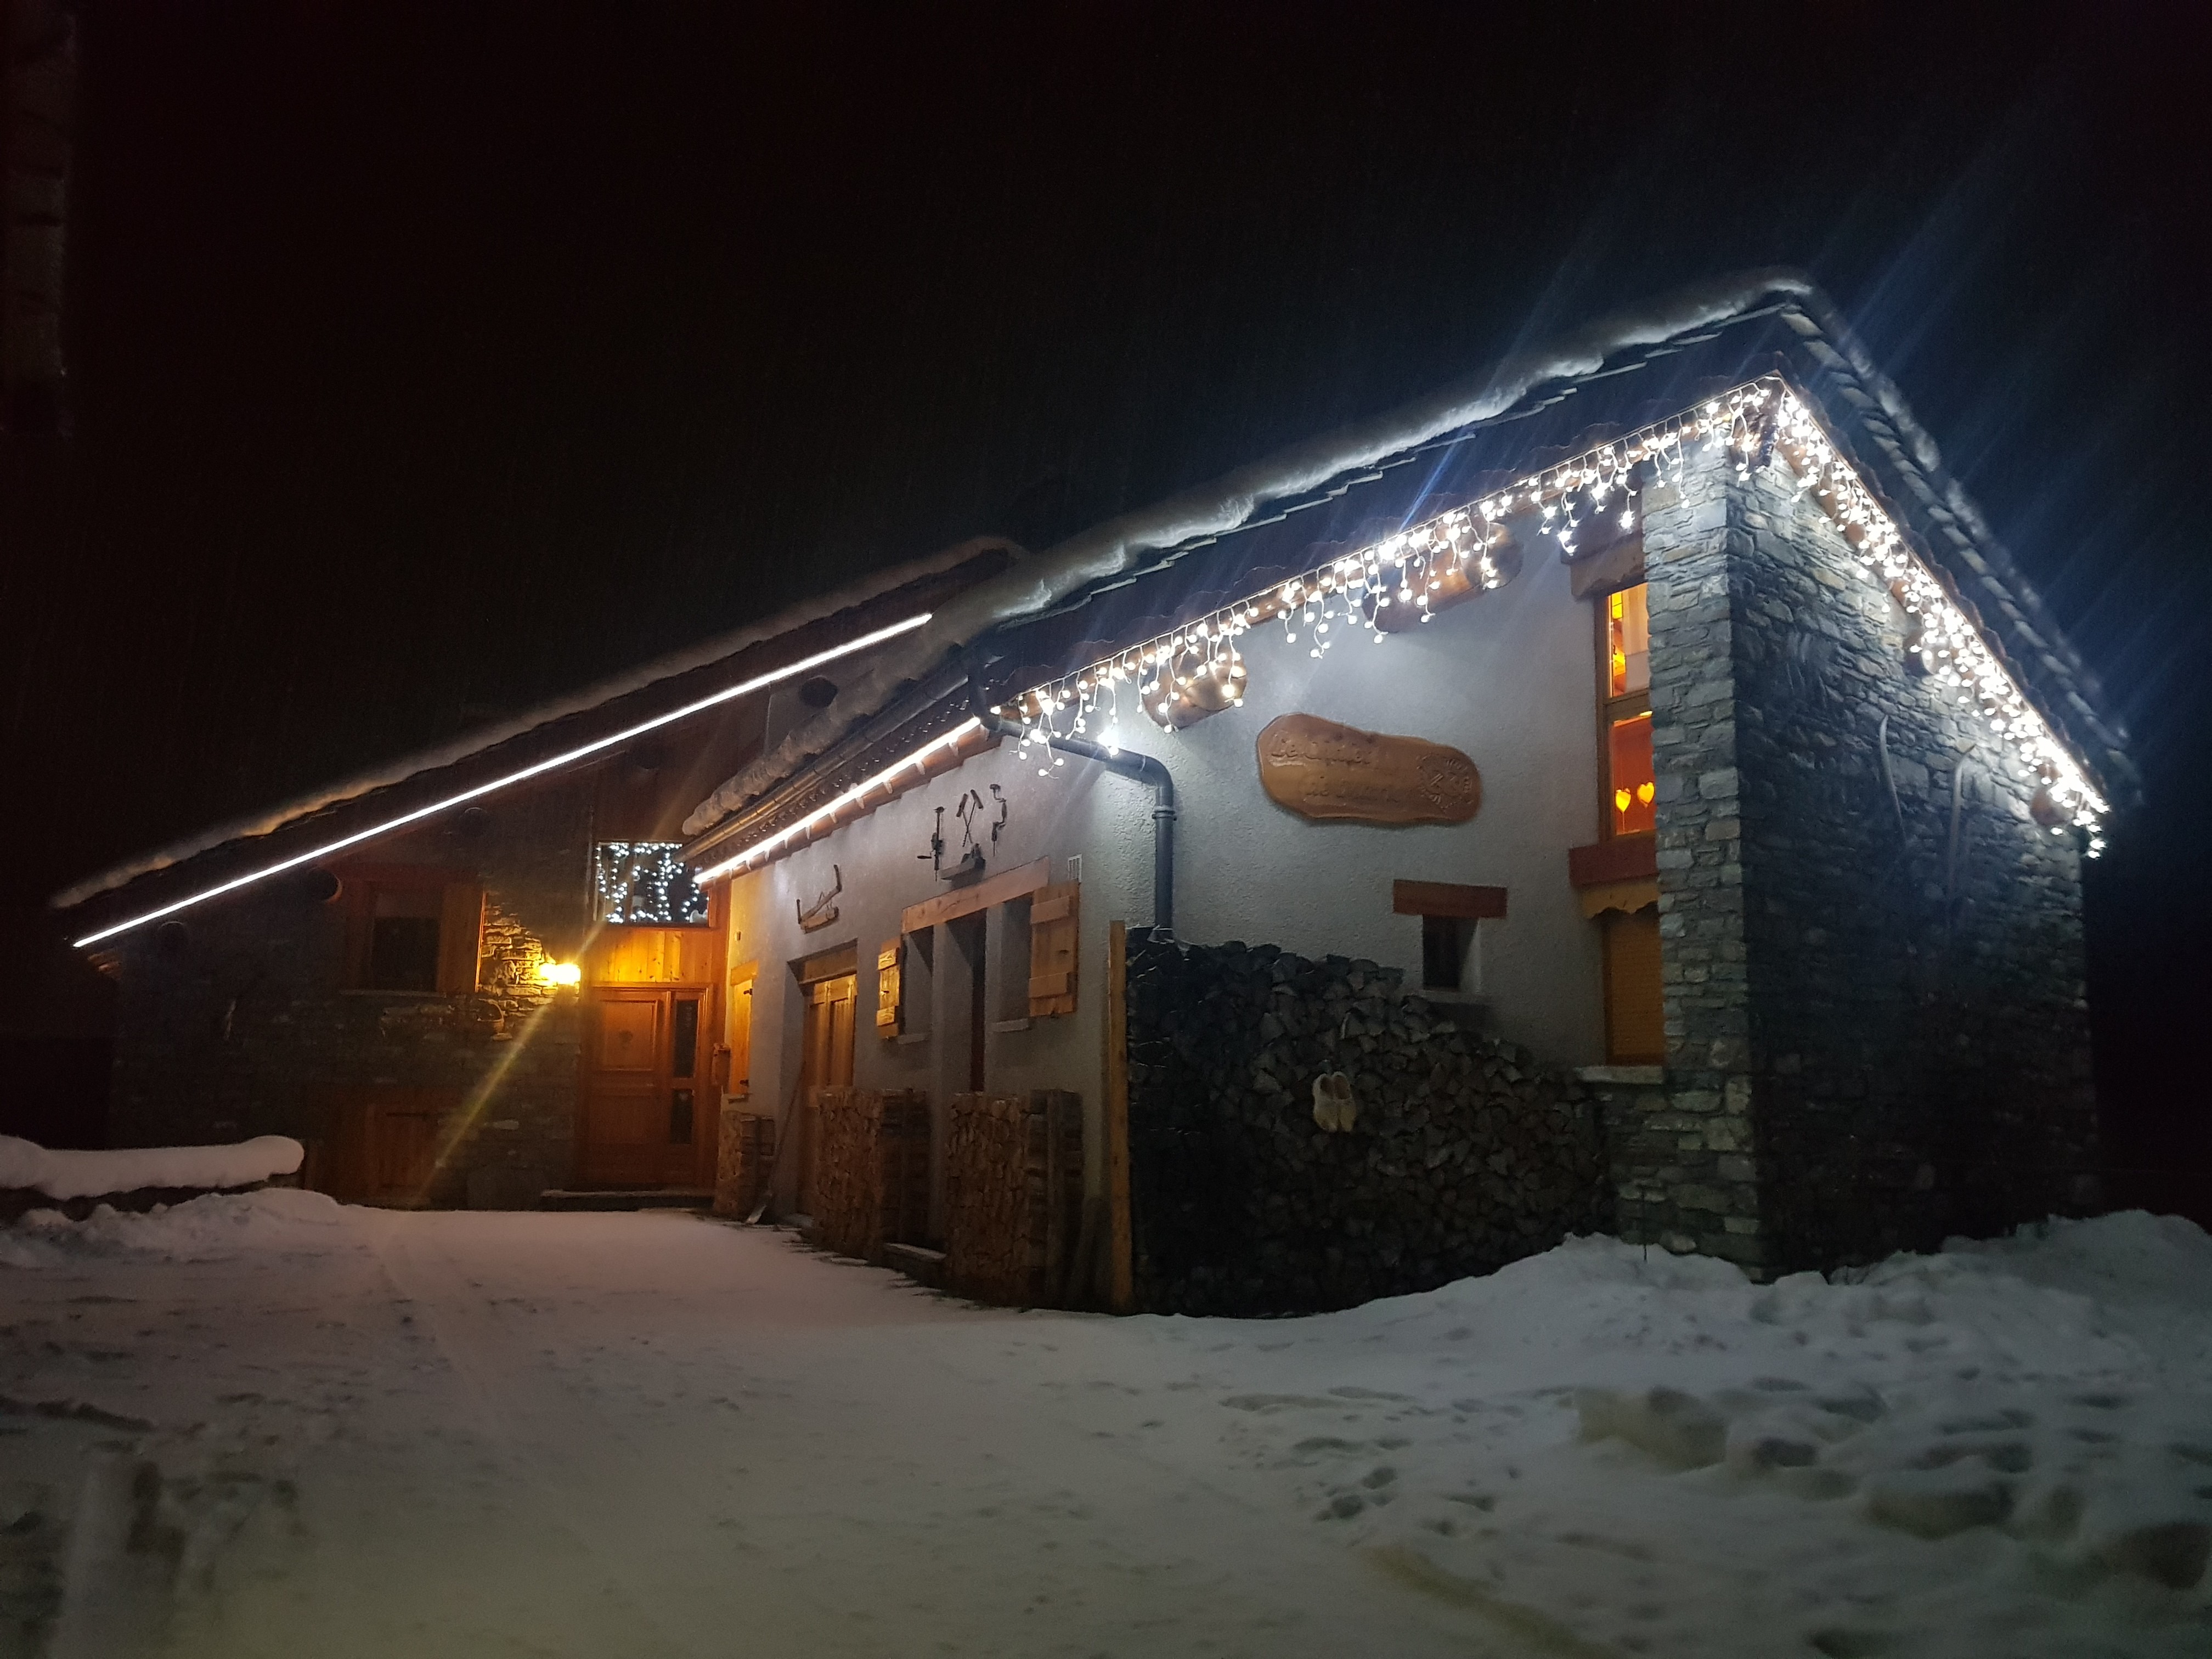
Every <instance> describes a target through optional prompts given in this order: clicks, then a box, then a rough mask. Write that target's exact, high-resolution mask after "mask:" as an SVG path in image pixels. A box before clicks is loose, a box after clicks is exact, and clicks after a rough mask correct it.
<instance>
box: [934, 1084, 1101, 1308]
mask: <svg viewBox="0 0 2212 1659" xmlns="http://www.w3.org/2000/svg"><path fill="white" fill-rule="evenodd" d="M1082 1208H1083V1102H1082V1098H1081V1097H1079V1096H1078V1095H1073V1094H1070V1093H1068V1092H1067V1091H1065V1090H1060V1089H1039V1090H1036V1091H1032V1092H1031V1093H1030V1094H1029V1095H1028V1096H1026V1097H1024V1096H1018V1095H991V1094H959V1095H955V1096H953V1097H952V1111H951V1125H950V1127H949V1128H948V1131H947V1133H946V1138H945V1286H946V1288H947V1289H949V1290H951V1291H956V1292H957V1293H958V1294H960V1295H962V1296H968V1297H974V1298H975V1300H977V1301H979V1302H994V1303H1000V1304H1006V1305H1008V1306H1013V1307H1048V1306H1054V1305H1056V1304H1060V1303H1061V1302H1062V1301H1064V1300H1065V1299H1066V1297H1067V1295H1068V1291H1069V1288H1070V1285H1071V1281H1072V1279H1073V1274H1074V1269H1075V1266H1076V1264H1075V1261H1074V1256H1075V1246H1076V1235H1077V1231H1078V1225H1077V1224H1078V1221H1079V1218H1080V1216H1081V1213H1082Z"/></svg>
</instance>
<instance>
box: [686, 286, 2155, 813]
mask: <svg viewBox="0 0 2212 1659" xmlns="http://www.w3.org/2000/svg"><path fill="white" fill-rule="evenodd" d="M1768 316H1773V317H1778V319H1779V321H1780V323H1781V325H1784V326H1785V327H1786V328H1787V329H1788V330H1789V331H1790V336H1792V337H1794V339H1795V343H1796V347H1797V348H1798V349H1799V351H1800V353H1801V354H1802V356H1803V357H1804V359H1805V360H1806V362H1808V365H1809V366H1810V368H1811V369H1812V371H1813V372H1812V374H1810V375H1808V376H1807V377H1805V378H1808V379H1811V378H1815V377H1817V378H1818V379H1820V380H1824V381H1826V382H1829V383H1830V386H1829V395H1826V396H1822V395H1820V393H1819V392H1815V391H1814V390H1813V389H1812V388H1810V387H1806V388H1803V389H1805V390H1806V391H1807V392H1808V396H1811V397H1813V398H1814V403H1815V404H1816V406H1818V407H1820V409H1821V410H1822V412H1823V414H1824V416H1826V417H1828V419H1829V422H1830V426H1831V431H1832V435H1833V436H1835V437H1836V438H1837V439H1838V441H1840V442H1841V444H1842V447H1843V451H1844V454H1845V456H1846V458H1847V459H1849V461H1850V465H1852V466H1853V467H1854V469H1855V470H1856V471H1858V472H1859V474H1860V475H1861V476H1862V477H1863V479H1865V480H1866V481H1867V482H1868V483H1869V487H1871V488H1874V489H1875V494H1876V495H1877V496H1878V497H1879V498H1880V499H1881V500H1882V501H1883V503H1884V505H1885V507H1886V508H1887V509H1889V510H1890V511H1891V514H1892V517H1893V519H1894V520H1896V521H1897V522H1898V523H1899V526H1900V527H1902V528H1905V529H1906V530H1907V531H1908V532H1910V533H1911V536H1912V537H1913V538H1914V539H1915V542H1916V544H1917V551H1919V552H1920V554H1921V555H1922V556H1923V557H1924V558H1926V559H1928V560H1929V562H1931V563H1932V564H1933V565H1934V567H1935V568H1936V570H1937V571H1938V573H1939V574H1941V575H1942V577H1943V578H1944V579H1945V580H1947V581H1948V583H1949V584H1950V585H1951V586H1952V588H1953V590H1954V597H1962V598H1965V599H1966V600H1967V604H1968V617H1969V620H1970V622H1971V623H1972V625H1973V626H1974V627H1975V628H1976V629H1977V630H1978V632H1980V633H1981V634H1982V635H1984V639H1985V640H1993V641H1994V643H1995V644H1996V646H1997V647H1998V652H1997V654H1998V656H1999V658H2000V659H2001V660H2002V661H2003V662H2004V663H2005V665H2007V668H2008V671H2009V672H2010V673H2011V675H2012V676H2013V678H2014V679H2015V683H2016V684H2018V686H2019V688H2020V690H2021V693H2022V695H2023V696H2027V698H2028V699H2029V700H2030V702H2032V703H2033V705H2034V706H2035V707H2036V708H2037V709H2038V712H2039V714H2042V716H2043V717H2044V719H2045V720H2046V722H2047V723H2048V724H2049V726H2050V727H2051V730H2052V732H2053V733H2054V734H2055V735H2056V737H2057V739H2058V741H2059V742H2061V743H2062V744H2064V745H2065V746H2066V747H2067V748H2068V749H2069V750H2072V751H2073V752H2074V754H2075V757H2076V758H2077V760H2079V761H2081V763H2083V764H2084V765H2085V767H2086V769H2087V773H2088V775H2090V776H2091V777H2093V778H2094V779H2096V780H2097V781H2099V783H2100V786H2101V787H2102V788H2103V792H2104V793H2106V795H2107V796H2108V797H2109V798H2111V799H2112V800H2113V802H2114V804H2115V805H2131V804H2133V802H2134V801H2135V800H2136V799H2137V798H2138V797H2139V794H2140V788H2139V782H2138V779H2137V775H2136V771H2135V769H2134V767H2133V765H2132V764H2131V763H2130V761H2129V759H2128V757H2127V754H2126V744H2127V734H2126V732H2125V730H2124V728H2123V727H2122V726H2119V725H2118V722H2117V721H2115V720H2112V718H2111V717H2110V716H2109V715H2108V714H2106V713H2105V712H2104V711H2103V709H2102V708H2100V707H2099V706H2098V705H2099V703H2100V702H2101V693H2100V688H2099V687H2098V685H2097V683H2096V680H2095V677H2094V676H2093V674H2092V673H2091V672H2090V671H2089V670H2088V668H2087V665H2086V664H2085V663H2084V662H2083V661H2082V659H2081V656H2080V655H2079V653H2077V652H2075V649H2074V648H2073V647H2072V646H2070V645H2069V643H2068V642H2067V641H2065V639H2064V637H2063V634H2062V633H2061V631H2060V630H2059V629H2058V628H2057V624H2056V623H2054V622H2053V621H2051V618H2050V617H2049V615H2048V613H2047V611H2046V610H2045V607H2044V605H2043V603H2042V600H2041V599H2040V597H2039V595H2038V594H2036V592H2034V590H2033V587H2032V586H2031V585H2030V584H2029V583H2028V582H2027V580H2026V579H2025V577H2024V576H2022V575H2021V572H2020V570H2019V568H2018V566H2017V565H2016V563H2015V561H2014V560H2013V558H2012V556H2011V555H2010V553H2009V552H2008V550H2006V549H2005V548H2004V546H2003V545H2002V544H2001V543H2000V542H1999V541H1998V540H1997V538H1996V535H1995V534H1994V532H1992V531H1991V530H1990V526H1989V524H1988V521H1987V520H1986V519H1984V516H1983V514H1982V513H1981V510H1980V508H1979V507H1978V505H1977V504H1976V503H1975V502H1974V501H1973V499H1972V497H1971V496H1970V495H1968V494H1967V493H1966V489H1964V487H1963V486H1962V485H1960V483H1959V482H1958V481H1957V480H1956V479H1955V478H1954V477H1952V476H1951V475H1950V473H1949V472H1948V470H1947V469H1946V468H1945V466H1944V465H1943V460H1942V452H1941V450H1940V449H1939V447H1937V446H1936V441H1935V440H1934V439H1933V437H1932V436H1931V435H1929V433H1928V431H1927V429H1926V428H1924V427H1923V426H1922V425H1921V424H1920V423H1919V422H1918V420H1917V417H1916V416H1914V415H1913V413H1912V411H1911V407H1910V406H1909V405H1908V404H1906V402H1905V398H1904V395H1903V393H1902V392H1900V391H1899V389H1898V387H1897V386H1896V385H1895V383H1894V382H1893V381H1892V380H1890V379H1889V378H1888V377H1887V375H1885V374H1882V372H1881V370H1880V368H1878V367H1876V365H1875V362H1874V360H1873V358H1872V356H1871V355H1870V354H1869V352H1868V351H1867V350H1866V349H1865V348H1864V347H1863V344H1862V343H1860V342H1859V340H1858V338H1857V335H1856V333H1855V332H1854V331H1852V330H1851V328H1850V325H1848V324H1847V323H1846V322H1845V321H1844V319H1843V318H1842V315H1841V313H1839V312H1838V310H1837V309H1836V307H1835V306H1834V304H1833V303H1832V301H1830V300H1829V298H1828V296H1827V295H1826V294H1825V293H1824V292H1822V290H1821V289H1820V287H1819V286H1818V285H1817V284H1816V283H1814V281H1813V280H1812V278H1811V277H1810V276H1808V275H1807V274H1806V273H1804V272H1803V271H1802V270H1795V269H1791V268H1787V267H1767V268H1761V269H1758V270H1747V271H1741V272H1737V273H1735V274H1733V275H1729V276H1720V277H1716V278H1713V279H1711V280H1710V281H1707V282H1704V283H1695V284H1692V285H1691V286H1688V287H1686V288H1682V289H1676V290H1674V291H1673V292H1671V293H1669V294H1667V295H1661V296H1658V297H1657V298H1655V299H1653V300H1650V301H1644V303H1642V304H1640V305H1638V306H1634V307H1629V308H1628V309H1626V310H1623V311H1618V312H1615V313H1611V314H1609V315H1607V316H1606V317H1602V318H1600V319H1597V320H1595V321H1594V322H1590V323H1587V324H1585V325H1582V326H1581V327H1579V328H1577V329H1575V330H1573V331H1571V332H1569V333H1567V334H1565V335H1564V336H1562V337H1559V339H1557V340H1555V341H1553V342H1551V343H1547V344H1543V345H1540V346H1537V347H1535V348H1533V349H1528V350H1524V351H1520V352H1516V353H1514V354H1513V355H1511V356H1508V357H1506V358H1504V359H1503V360H1502V361H1500V362H1498V363H1496V364H1494V365H1492V367H1490V368H1486V369H1482V370H1479V371H1477V372H1476V373H1475V374H1472V375H1468V376H1466V377H1463V378H1462V379H1460V380H1455V381H1453V382H1451V383H1449V384H1448V385H1446V386H1443V388H1441V389H1440V390H1438V391H1436V392H1431V393H1429V394H1428V395H1426V396H1425V397H1423V398H1416V399H1414V400H1413V401H1412V402H1410V403H1407V404H1401V405H1399V406H1397V407H1396V408H1394V409H1391V410H1386V411H1385V412H1383V414H1381V415H1378V416H1373V417H1371V418H1370V419H1368V420H1365V421H1362V422H1352V423H1351V424H1348V425H1346V426H1341V427H1339V428H1335V429H1334V431H1331V432H1329V433H1327V434H1324V435H1321V436H1319V437H1316V438H1313V439H1309V440H1306V441H1303V442H1300V443H1297V444H1294V445H1291V446H1290V447H1287V448H1285V449H1282V450H1279V451H1277V452H1276V453H1274V454H1273V455H1271V456H1268V457H1266V458H1264V459H1261V460H1259V461H1256V462H1253V463H1250V464H1248V465H1244V466H1243V467H1239V468H1237V469H1235V470H1233V471H1230V472H1227V473H1225V474H1223V475H1221V476H1220V477H1217V478H1214V479H1212V480H1210V481H1208V482H1206V483H1200V484H1197V485H1194V486H1192V487H1191V488H1189V489H1185V490H1182V491H1180V492H1177V493H1176V494H1175V495H1170V496H1168V497H1166V498H1165V499H1164V500H1163V501H1159V502H1157V503H1154V504H1153V505H1152V506H1150V507H1142V508H1139V509H1137V510H1135V511H1133V512H1131V513H1123V514H1120V515H1118V516H1116V517H1115V518H1112V519H1109V520H1105V521H1103V523H1101V524H1098V525H1096V526H1091V528H1089V529H1087V530H1085V531H1083V532H1079V533H1078V534H1076V535H1075V536H1073V537H1070V538H1067V539H1066V540H1064V541H1061V542H1060V543H1058V544H1054V546H1052V547H1049V548H1047V549H1046V550H1043V551H1042V552H1041V553H1039V554H1037V555H1036V556H1035V557H1034V558H1033V559H1031V560H1030V561H1029V562H1028V563H1026V564H1025V565H1024V567H1022V568H1020V569H1019V570H1017V571H1009V572H1006V573H1005V574H1002V575H1001V576H1000V577H998V578H995V579H994V580H990V581H987V582H981V583H978V584H977V585H976V586H975V587H973V588H971V589H969V590H968V591H967V592H964V593H963V594H962V595H961V596H960V599H959V600H958V601H957V603H955V604H951V605H945V606H943V607H941V608H940V609H939V611H938V612H937V614H936V615H935V616H934V617H933V619H932V621H931V623H929V625H928V626H927V628H925V629H919V630H917V631H916V632H915V634H914V635H910V636H909V637H908V639H907V640H905V641H902V642H901V645H900V646H899V647H895V648H894V650H893V651H891V652H889V653H885V655H884V657H883V658H881V659H878V661H877V662H876V663H875V664H874V665H872V668H871V669H870V670H869V671H868V673H867V674H866V676H864V677H863V678H861V679H860V680H859V681H857V682H856V683H855V684H854V685H852V686H849V687H848V688H847V690H846V694H845V695H844V696H841V697H840V698H839V699H838V702H837V704H836V707H834V708H831V709H829V710H825V711H824V712H823V714H820V715H818V716H817V717H816V718H814V719H813V720H808V721H804V722H802V723H801V724H800V725H799V726H797V727H796V728H794V729H793V731H792V732H790V733H788V734H787V736H786V738H784V740H783V741H782V743H781V744H779V745H778V746H777V747H776V748H775V749H774V750H769V751H768V752H766V753H763V754H762V755H760V756H757V757H755V758H754V760H753V761H752V762H750V763H749V764H748V765H747V766H746V767H744V769H742V770H740V771H739V772H738V774H737V775H735V776H733V777H732V778H731V779H729V780H728V781H726V782H725V783H724V784H723V785H722V786H721V787H720V788H718V789H716V790H715V791H714V793H712V794H710V795H709V796H708V798H707V799H705V800H703V801H702V802H701V803H700V804H699V805H698V806H697V807H696V808H695V809H694V810H693V811H692V812H691V813H690V815H689V816H688V817H686V818H685V820H684V826H683V833H684V836H686V837H687V839H691V840H695V841H696V840H699V839H701V838H703V837H704V836H707V835H708V833H709V832H710V831H713V830H714V829H716V828H717V827H718V826H723V825H726V824H728V823H731V822H732V821H733V820H735V819H736V818H738V817H740V816H743V817H746V818H748V819H755V818H759V817H762V815H763V813H764V812H766V813H769V814H770V815H772V813H773V809H774V805H775V801H774V800H773V799H771V798H772V797H774V798H781V796H783V795H785V794H787V793H790V792H791V791H792V790H793V789H800V790H803V789H804V787H805V781H806V778H807V777H808V775H810V774H811V770H812V769H815V768H816V767H817V764H818V763H824V762H825V761H826V760H827V759H829V758H830V757H834V756H836V755H839V754H842V753H843V752H844V750H845V749H846V747H847V746H848V744H847V741H846V740H847V739H848V738H849V736H850V734H851V733H853V732H855V731H857V730H858V729H860V726H861V725H862V724H863V723H864V722H866V720H869V719H871V718H872V717H873V716H874V715H876V714H878V713H879V712H880V711H881V710H882V709H883V708H885V707H887V706H889V705H890V703H891V702H894V701H895V700H896V698H897V697H898V696H900V695H901V694H902V690H904V688H907V687H909V686H912V685H913V684H915V683H916V682H917V681H919V680H921V679H922V678H925V677H926V676H927V675H929V674H930V673H931V672H932V671H933V669H938V668H941V667H942V665H944V663H945V662H946V661H947V660H949V659H952V658H954V657H955V656H957V655H959V654H962V653H966V652H968V651H969V650H970V649H971V648H972V647H975V644H976V642H977V641H980V640H981V639H982V638H983V637H984V636H985V635H989V634H991V633H994V632H995V631H999V630H1001V629H1014V628H1018V627H1021V626H1023V625H1025V624H1029V623H1036V622H1038V621H1041V620H1042V619H1043V618H1045V617H1048V616H1050V615H1052V614H1054V612H1055V611H1064V610H1067V609H1070V608H1073V607H1074V606H1077V605H1083V604H1085V603H1086V602H1087V601H1088V600H1089V599H1091V598H1093V597H1095V596H1097V594H1100V593H1103V592H1106V591H1108V590H1109V589H1112V588H1115V587H1119V586H1125V585H1126V584H1127V583H1129V582H1132V581H1134V580H1138V579H1139V578H1140V577H1143V576H1146V575H1150V574H1153V573H1154V572H1156V571H1158V570H1160V569H1162V568H1165V567H1166V566H1167V565H1169V564H1171V563H1172V562H1175V561H1176V559H1178V558H1179V557H1181V556H1182V555H1183V554H1184V553H1186V552H1188V551H1192V550H1195V549H1197V548H1199V547H1202V546H1205V545H1206V544H1210V543H1212V542H1214V541H1216V540H1218V539H1220V538H1224V537H1226V536H1230V535H1233V534H1235V533H1237V532H1240V531H1244V530H1249V529H1254V528H1257V527H1258V526H1261V525H1265V524H1268V523H1272V522H1273V521H1274V520H1279V519H1280V518H1282V517H1284V516H1285V515H1286V514H1288V513H1293V512H1297V511H1298V510H1299V509H1300V508H1301V507H1307V506H1311V505H1314V504H1316V503H1317V502H1319V501H1325V500H1330V499H1334V498H1335V497H1337V496H1340V495H1344V494H1346V492H1347V491H1349V490H1351V489H1355V488H1357V487H1358V486H1359V485H1361V484H1364V483H1370V482H1371V481H1373V480H1374V479H1375V478H1376V477H1379V476H1380V474H1381V471H1383V470H1384V469H1387V468H1389V467H1393V466H1396V465H1403V464H1404V463H1405V462H1406V461H1407V460H1410V459H1413V458H1414V457H1415V456H1416V455H1418V454H1419V453H1425V452H1426V451H1429V450H1432V449H1439V448H1442V447H1444V446H1445V445H1448V444H1453V443H1457V442H1460V441H1463V440H1464V439H1465V438H1467V437H1468V436H1470V435H1473V434H1474V431H1475V430H1477V429H1478V428H1484V427H1488V426H1494V425H1497V424H1499V423H1501V422H1505V421H1509V420H1514V419H1518V418H1521V417H1523V416H1528V415H1531V414H1534V413H1536V412H1538V411H1539V410H1543V409H1545V408H1547V407H1548V406H1550V405H1551V404H1556V403H1557V402H1559V400H1560V399H1561V398H1565V396H1567V395H1568V394H1570V393H1571V392H1574V391H1576V390H1577V389H1578V388H1580V387H1583V386H1589V385H1591V384H1593V383H1595V382H1597V381H1601V380H1607V379H1608V378H1609V377H1611V376H1613V375H1616V374H1624V373H1626V372H1628V371H1629V370H1632V369H1635V368H1643V367H1645V366H1646V365H1648V364H1649V363H1650V362H1653V361H1655V360H1656V359H1657V358H1659V357H1661V356H1668V355H1671V354H1673V353H1675V352H1678V351H1680V350H1684V349H1688V348H1691V347H1693V346H1697V345H1699V344H1702V343H1705V342H1708V341H1711V340H1713V339H1714V338H1716V337H1717V331H1718V330H1719V329H1720V328H1722V327H1724V326H1726V325H1732V324H1738V323H1744V322H1748V321H1750V320H1752V319H1755V318H1760V317H1768ZM1639 353H1640V355H1636V356H1632V354H1639ZM1624 360H1626V361H1624ZM1777 361H1778V360H1777ZM1147 555H1158V557H1157V558H1154V559H1152V561H1151V562H1143V561H1144V560H1145V558H1146V556H1147ZM1977 597H1978V601H1979V603H1978V604H1977V603H1976V599H1977ZM1991 612H1993V613H1994V614H1987V613H1991ZM2085 738H2086V739H2087V741H2085Z"/></svg>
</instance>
